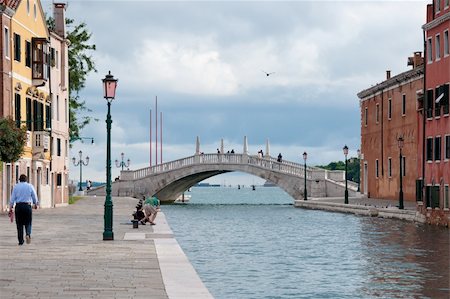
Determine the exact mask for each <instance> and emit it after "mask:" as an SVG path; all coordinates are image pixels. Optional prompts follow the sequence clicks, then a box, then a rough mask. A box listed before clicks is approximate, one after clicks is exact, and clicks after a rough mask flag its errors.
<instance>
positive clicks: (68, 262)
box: [0, 197, 211, 299]
mask: <svg viewBox="0 0 450 299" xmlns="http://www.w3.org/2000/svg"><path fill="white" fill-rule="evenodd" d="M104 200H105V199H104V198H102V197H86V198H84V199H81V200H79V201H78V202H77V203H76V204H73V205H69V206H67V207H61V208H56V209H39V210H36V211H34V213H33V232H32V241H31V244H24V245H23V246H18V245H17V232H16V226H15V223H10V221H9V218H8V217H7V216H6V215H0V239H1V243H0V298H2V299H3V298H8V299H9V298H156V299H159V298H169V299H177V298H180V299H181V298H196V299H197V298H211V295H210V293H209V292H208V290H207V289H206V288H205V287H204V285H203V283H202V282H201V280H200V279H199V278H198V276H197V274H196V273H195V270H194V269H193V268H192V266H191V264H190V263H189V261H188V260H187V258H186V256H185V255H184V253H183V251H182V250H181V248H180V247H179V245H178V243H177V242H176V240H175V239H173V234H172V232H171V231H170V228H169V227H168V225H167V223H166V222H165V218H164V215H163V214H161V215H159V219H157V222H159V223H158V225H157V226H155V227H154V228H153V227H151V226H150V225H147V226H139V228H138V229H133V228H132V225H129V224H125V223H126V222H128V221H129V220H130V219H131V213H132V212H133V210H134V207H135V205H136V203H137V200H136V199H133V198H113V203H114V226H113V230H114V241H103V209H104ZM156 228H158V229H156ZM175 266H176V267H175ZM176 270H180V271H182V272H178V271H176ZM180 274H183V275H182V276H181V275H180Z"/></svg>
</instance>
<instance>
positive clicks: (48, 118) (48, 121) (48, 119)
mask: <svg viewBox="0 0 450 299" xmlns="http://www.w3.org/2000/svg"><path fill="white" fill-rule="evenodd" d="M51 127H52V112H51V110H50V105H45V128H46V129H51Z"/></svg>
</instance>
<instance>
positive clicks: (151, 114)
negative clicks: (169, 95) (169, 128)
mask: <svg viewBox="0 0 450 299" xmlns="http://www.w3.org/2000/svg"><path fill="white" fill-rule="evenodd" d="M150 167H152V109H150Z"/></svg>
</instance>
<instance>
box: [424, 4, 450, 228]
mask: <svg viewBox="0 0 450 299" xmlns="http://www.w3.org/2000/svg"><path fill="white" fill-rule="evenodd" d="M449 6H450V4H449V0H434V1H433V4H429V5H427V19H426V24H425V25H423V26H422V29H423V31H424V38H425V40H424V47H425V51H424V53H425V55H424V56H425V60H426V63H425V75H424V78H425V90H426V93H425V97H424V101H423V105H421V106H422V108H423V110H421V111H420V114H419V115H418V121H419V141H420V143H419V147H418V152H419V153H420V154H419V160H418V170H419V172H418V176H417V177H418V187H417V189H418V192H417V193H418V200H419V201H418V209H419V210H420V211H421V212H422V213H423V214H424V215H425V216H426V217H427V220H428V222H430V223H435V224H444V225H445V224H446V225H448V223H449V222H450V219H449V217H450V213H449V207H450V204H449V203H450V199H449V196H450V195H449V184H450V117H449V93H450V91H449V85H450V42H449V31H450V30H449V27H450V7H449Z"/></svg>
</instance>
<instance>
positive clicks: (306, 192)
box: [303, 152, 308, 200]
mask: <svg viewBox="0 0 450 299" xmlns="http://www.w3.org/2000/svg"><path fill="white" fill-rule="evenodd" d="M307 158H308V154H307V153H306V152H304V153H303V161H305V165H304V168H305V196H304V197H303V200H308V190H306V159H307Z"/></svg>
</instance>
